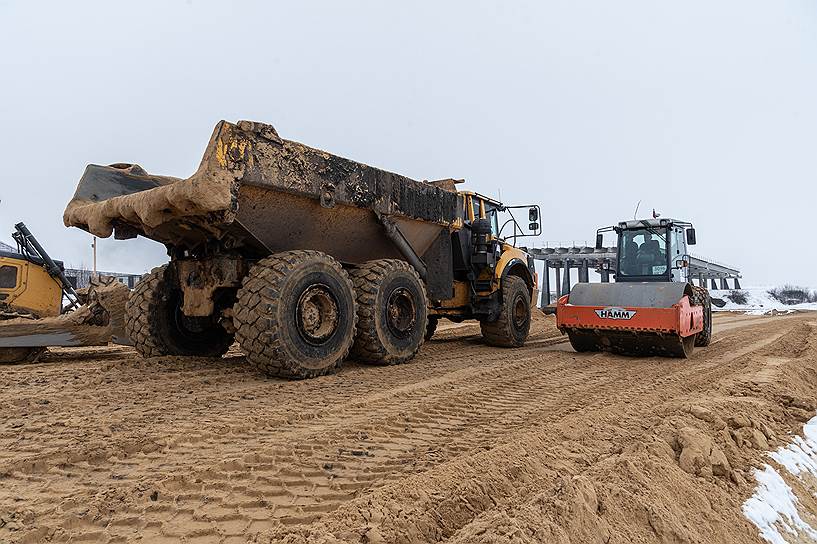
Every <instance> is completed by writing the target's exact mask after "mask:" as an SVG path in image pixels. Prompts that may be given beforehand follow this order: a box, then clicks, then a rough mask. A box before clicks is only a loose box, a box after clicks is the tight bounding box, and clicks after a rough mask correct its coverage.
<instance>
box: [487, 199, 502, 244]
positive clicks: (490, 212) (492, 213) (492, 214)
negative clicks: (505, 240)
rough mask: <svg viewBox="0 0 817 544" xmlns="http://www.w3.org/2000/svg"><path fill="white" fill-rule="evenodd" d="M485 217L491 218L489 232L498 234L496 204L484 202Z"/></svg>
mask: <svg viewBox="0 0 817 544" xmlns="http://www.w3.org/2000/svg"><path fill="white" fill-rule="evenodd" d="M485 217H487V218H488V219H490V220H491V234H493V235H494V236H499V213H498V210H497V209H496V206H494V205H493V204H490V203H488V202H486V203H485Z"/></svg>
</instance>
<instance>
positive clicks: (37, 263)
mask: <svg viewBox="0 0 817 544" xmlns="http://www.w3.org/2000/svg"><path fill="white" fill-rule="evenodd" d="M14 228H15V231H14V233H13V234H12V237H13V238H14V241H15V242H16V243H17V251H3V250H0V364H14V363H26V362H29V363H30V362H36V361H37V359H39V357H40V356H41V355H42V354H43V353H44V352H45V350H46V348H47V347H49V346H88V345H103V344H107V343H108V342H111V341H115V342H118V343H128V342H127V337H126V336H125V333H124V308H125V302H126V301H127V297H128V292H129V290H128V288H127V287H126V286H125V285H123V284H121V283H119V282H117V281H116V280H115V279H114V278H101V279H99V278H95V279H94V280H93V281H92V283H91V286H90V287H89V288H88V289H87V290H84V292H81V293H79V292H77V290H76V289H74V287H73V285H71V283H70V282H69V281H68V278H67V277H66V276H65V269H64V267H63V263H62V262H60V261H55V260H54V259H52V258H51V257H50V256H49V255H48V253H47V252H46V251H45V249H44V248H43V247H42V245H40V243H39V242H38V241H37V239H36V238H35V237H34V235H33V234H31V231H29V230H28V228H27V227H26V226H25V224H23V223H17V225H15V227H14ZM63 301H65V304H63Z"/></svg>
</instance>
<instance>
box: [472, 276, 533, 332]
mask: <svg viewBox="0 0 817 544" xmlns="http://www.w3.org/2000/svg"><path fill="white" fill-rule="evenodd" d="M500 297H501V300H500V304H501V305H502V306H501V309H500V312H499V318H498V319H497V320H496V321H481V322H480V329H481V330H482V337H483V338H484V339H485V341H486V342H487V343H488V344H490V345H492V346H500V347H509V348H518V347H521V346H523V345H525V340H527V338H528V334H529V333H530V321H531V317H530V292H528V286H527V285H526V284H525V281H524V280H523V279H522V278H520V277H517V276H507V277H505V279H503V280H502V292H501V293H500Z"/></svg>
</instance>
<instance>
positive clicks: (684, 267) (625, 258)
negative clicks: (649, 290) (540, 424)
mask: <svg viewBox="0 0 817 544" xmlns="http://www.w3.org/2000/svg"><path fill="white" fill-rule="evenodd" d="M606 230H613V231H614V232H616V234H617V235H618V244H617V248H618V267H617V268H618V270H617V272H616V281H617V282H619V283H622V282H686V281H688V280H689V276H688V272H689V266H688V265H689V251H688V249H687V248H688V246H690V245H694V244H695V229H694V228H693V227H692V224H691V223H687V222H685V221H677V220H674V219H642V220H633V221H623V222H621V223H619V224H618V225H616V226H615V227H608V228H607V229H599V231H598V232H597V234H596V239H597V244H596V245H597V247H600V246H601V243H600V242H601V240H600V237H601V236H603V232H605V231H606Z"/></svg>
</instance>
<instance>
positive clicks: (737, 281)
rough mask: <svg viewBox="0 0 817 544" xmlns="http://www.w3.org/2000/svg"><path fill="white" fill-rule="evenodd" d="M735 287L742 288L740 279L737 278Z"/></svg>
mask: <svg viewBox="0 0 817 544" xmlns="http://www.w3.org/2000/svg"><path fill="white" fill-rule="evenodd" d="M735 289H740V280H739V279H737V278H735Z"/></svg>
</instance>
